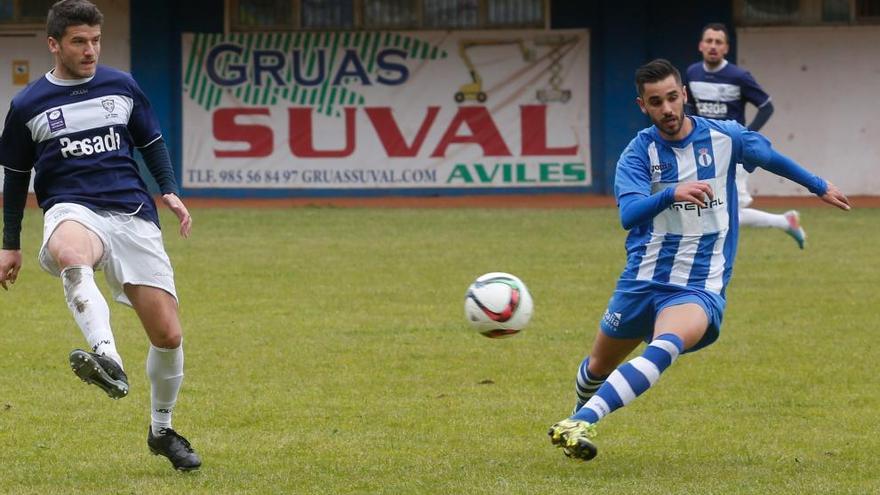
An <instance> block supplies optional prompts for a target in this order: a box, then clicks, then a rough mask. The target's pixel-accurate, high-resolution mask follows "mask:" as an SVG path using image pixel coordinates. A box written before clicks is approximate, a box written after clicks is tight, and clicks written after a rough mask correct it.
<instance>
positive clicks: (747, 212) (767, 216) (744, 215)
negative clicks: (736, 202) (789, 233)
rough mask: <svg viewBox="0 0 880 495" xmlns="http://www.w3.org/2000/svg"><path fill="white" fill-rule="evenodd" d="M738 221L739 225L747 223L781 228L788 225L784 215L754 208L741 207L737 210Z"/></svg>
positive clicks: (753, 225)
mask: <svg viewBox="0 0 880 495" xmlns="http://www.w3.org/2000/svg"><path fill="white" fill-rule="evenodd" d="M739 223H740V225H748V226H750V227H775V228H777V229H782V230H785V229H787V228H788V227H789V225H788V220H786V218H785V215H777V214H775V213H767V212H766V211H761V210H756V209H754V208H742V209H741V210H739Z"/></svg>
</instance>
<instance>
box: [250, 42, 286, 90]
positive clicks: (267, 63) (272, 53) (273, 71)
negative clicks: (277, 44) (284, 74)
mask: <svg viewBox="0 0 880 495" xmlns="http://www.w3.org/2000/svg"><path fill="white" fill-rule="evenodd" d="M283 68H284V54H282V53H281V52H279V51H277V50H254V82H255V84H256V85H257V86H262V85H263V72H268V73H269V76H271V77H272V80H274V81H275V84H277V85H278V86H284V79H282V78H281V74H280V72H281V69H283Z"/></svg>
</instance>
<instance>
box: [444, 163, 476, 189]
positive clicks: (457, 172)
mask: <svg viewBox="0 0 880 495" xmlns="http://www.w3.org/2000/svg"><path fill="white" fill-rule="evenodd" d="M456 179H458V180H461V181H462V182H464V183H465V184H470V183H471V182H473V181H474V178H473V177H471V171H470V170H468V166H467V165H465V164H464V163H459V164H456V165H455V168H453V169H452V172H451V173H450V174H449V177H447V178H446V183H447V184H449V183H450V182H452V181H454V180H456Z"/></svg>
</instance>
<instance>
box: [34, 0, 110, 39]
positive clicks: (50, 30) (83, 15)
mask: <svg viewBox="0 0 880 495" xmlns="http://www.w3.org/2000/svg"><path fill="white" fill-rule="evenodd" d="M102 22H104V14H102V13H101V11H100V10H98V7H95V4H93V3H92V2H89V0H61V1H60V2H55V4H54V5H52V8H51V9H49V15H47V16H46V34H48V35H49V36H51V37H53V38H55V39H56V40H58V41H61V37H62V36H64V32H65V31H67V28H68V26H80V25H82V24H86V25H88V26H100V25H101V23H102Z"/></svg>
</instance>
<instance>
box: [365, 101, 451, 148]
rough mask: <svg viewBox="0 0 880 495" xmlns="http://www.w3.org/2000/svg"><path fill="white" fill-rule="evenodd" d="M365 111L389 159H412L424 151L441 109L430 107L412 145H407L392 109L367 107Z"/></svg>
mask: <svg viewBox="0 0 880 495" xmlns="http://www.w3.org/2000/svg"><path fill="white" fill-rule="evenodd" d="M364 110H366V112H367V116H368V117H370V122H372V123H373V127H374V128H375V129H376V134H377V135H378V136H379V141H381V142H382V146H384V147H385V152H386V153H387V154H388V156H389V157H412V156H416V155H417V154H418V153H419V150H420V149H422V143H423V142H424V141H425V137H426V136H427V135H428V130H429V129H431V125H432V124H433V123H434V119H436V118H437V112H439V111H440V107H428V113H427V115H425V118H424V119H423V120H422V125H421V126H419V131H418V132H417V133H416V137H415V139H413V142H412V145H407V144H406V139H404V137H403V133H401V132H400V127H399V126H398V125H397V121H395V120H394V115H393V114H392V113H391V109H390V108H388V107H365V108H364Z"/></svg>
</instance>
